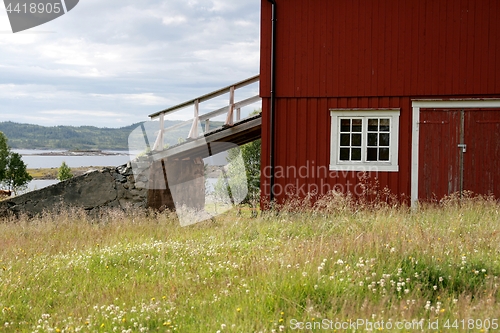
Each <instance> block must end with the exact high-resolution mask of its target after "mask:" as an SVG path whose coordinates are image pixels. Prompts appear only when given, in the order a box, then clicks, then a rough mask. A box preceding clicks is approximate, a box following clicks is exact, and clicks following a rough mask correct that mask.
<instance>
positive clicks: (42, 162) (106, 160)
mask: <svg viewBox="0 0 500 333" xmlns="http://www.w3.org/2000/svg"><path fill="white" fill-rule="evenodd" d="M13 151H14V152H16V153H18V154H21V155H22V156H23V161H24V163H25V164H26V166H27V168H28V169H38V168H59V167H60V166H61V164H62V162H66V164H67V165H68V166H69V167H70V168H78V167H91V166H118V165H122V164H125V163H127V162H128V161H129V160H130V158H129V155H128V152H126V151H125V152H124V151H104V152H105V153H115V154H120V155H107V156H46V155H45V156H40V155H36V154H41V153H49V152H61V151H57V150H52V151H45V150H21V149H20V150H17V149H14V150H13Z"/></svg>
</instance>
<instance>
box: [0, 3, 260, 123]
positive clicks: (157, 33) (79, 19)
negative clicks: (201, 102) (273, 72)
mask: <svg viewBox="0 0 500 333" xmlns="http://www.w3.org/2000/svg"><path fill="white" fill-rule="evenodd" d="M259 6H260V3H259V2H258V1H254V0H240V1H230V0H188V1H186V0H144V1H140V2H139V1H135V0H107V1H102V0H86V1H80V3H79V4H78V6H76V7H75V8H74V9H73V10H72V11H71V12H69V13H67V14H66V15H64V16H62V17H60V18H58V19H56V20H53V21H51V22H49V23H47V24H44V25H41V26H39V27H36V28H33V29H30V30H28V31H27V32H26V33H18V34H12V33H8V30H10V26H9V25H8V18H7V15H6V13H5V12H3V11H0V30H1V31H3V32H2V33H0V54H2V61H1V63H0V74H1V75H0V115H2V116H1V118H0V119H2V120H12V121H18V122H21V121H28V120H29V121H32V122H35V123H44V124H46V123H50V122H51V124H52V125H57V124H58V123H57V122H65V123H66V122H67V120H66V119H64V117H62V116H61V118H59V117H56V114H52V116H53V117H52V118H51V117H48V114H47V113H43V112H44V111H43V110H45V112H47V110H49V111H58V110H66V111H67V110H73V111H72V112H73V113H71V114H72V117H73V116H74V117H75V118H74V119H73V122H74V124H75V125H86V124H87V123H88V122H93V123H95V122H97V119H98V121H100V124H102V126H106V127H116V126H117V121H116V119H112V118H113V117H96V119H91V117H83V116H82V115H81V114H79V113H75V112H87V114H90V113H88V112H97V113H100V112H103V113H100V114H105V115H107V114H113V115H116V113H120V114H121V117H120V119H121V121H124V122H126V121H131V122H136V121H140V120H141V119H142V120H148V117H147V115H148V114H151V113H153V112H156V111H159V110H161V109H165V108H168V107H170V106H173V105H175V104H178V103H181V102H183V101H186V100H190V99H192V98H194V97H196V96H200V95H203V94H205V93H208V92H210V91H213V90H216V89H218V88H221V87H223V86H226V85H228V84H231V83H234V82H237V81H240V80H243V79H245V78H247V77H250V76H253V75H255V74H257V73H258V71H259V24H260V17H259V14H260V8H259ZM50 32H53V33H50ZM6 115H9V117H6ZM122 125H123V124H122ZM125 125H126V124H125Z"/></svg>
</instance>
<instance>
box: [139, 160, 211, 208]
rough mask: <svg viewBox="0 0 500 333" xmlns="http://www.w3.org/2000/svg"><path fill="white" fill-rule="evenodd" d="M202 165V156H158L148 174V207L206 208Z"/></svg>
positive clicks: (203, 166)
mask: <svg viewBox="0 0 500 333" xmlns="http://www.w3.org/2000/svg"><path fill="white" fill-rule="evenodd" d="M204 174H205V165H204V163H203V159H202V158H201V157H195V158H184V159H166V158H165V159H161V160H157V161H155V162H153V164H152V166H151V169H150V176H149V190H148V199H147V202H148V203H147V206H148V207H149V208H153V209H157V210H159V211H163V210H165V209H168V210H171V211H176V209H179V208H181V207H184V208H187V209H190V210H196V211H201V210H203V209H204V208H205V177H204Z"/></svg>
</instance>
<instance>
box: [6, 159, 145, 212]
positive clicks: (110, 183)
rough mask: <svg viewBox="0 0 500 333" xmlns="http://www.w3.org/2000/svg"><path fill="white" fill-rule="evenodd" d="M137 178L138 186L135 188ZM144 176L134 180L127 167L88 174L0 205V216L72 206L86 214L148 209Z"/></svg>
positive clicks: (138, 175) (49, 210)
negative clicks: (107, 210) (88, 212)
mask: <svg viewBox="0 0 500 333" xmlns="http://www.w3.org/2000/svg"><path fill="white" fill-rule="evenodd" d="M136 178H138V179H137V185H139V186H136ZM147 181H148V179H147V176H146V175H144V176H143V177H142V178H141V174H140V173H138V174H137V175H136V177H134V174H133V172H132V167H131V165H130V164H127V165H122V166H119V167H116V168H114V169H112V168H105V169H102V170H96V171H92V172H88V173H86V174H84V175H82V176H79V177H74V178H72V179H69V180H67V181H63V182H60V183H57V184H54V185H52V186H48V187H45V188H42V189H40V190H37V191H33V192H29V193H26V194H23V195H19V196H17V197H14V198H11V199H8V200H4V201H2V202H0V217H5V216H11V215H19V214H26V215H28V216H34V215H37V214H40V213H42V212H44V211H48V212H51V211H57V210H58V209H61V208H64V207H68V206H72V207H81V208H83V209H85V210H87V211H97V210H99V209H102V208H121V209H125V210H126V209H134V208H136V209H137V208H146V207H147Z"/></svg>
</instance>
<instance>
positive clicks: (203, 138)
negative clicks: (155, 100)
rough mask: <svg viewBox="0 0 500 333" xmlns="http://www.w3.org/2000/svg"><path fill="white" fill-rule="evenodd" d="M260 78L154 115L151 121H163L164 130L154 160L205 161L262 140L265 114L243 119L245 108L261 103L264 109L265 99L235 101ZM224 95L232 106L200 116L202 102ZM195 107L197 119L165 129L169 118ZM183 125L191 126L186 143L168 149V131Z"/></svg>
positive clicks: (194, 117) (161, 131) (236, 84)
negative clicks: (237, 93) (221, 119)
mask: <svg viewBox="0 0 500 333" xmlns="http://www.w3.org/2000/svg"><path fill="white" fill-rule="evenodd" d="M259 79H260V77H259V75H256V76H253V77H251V78H249V79H246V80H244V81H241V82H238V83H235V84H233V85H230V86H228V87H225V88H222V89H219V90H216V91H214V92H211V93H209V94H206V95H203V96H200V97H197V98H195V99H192V100H190V101H187V102H185V103H182V104H179V105H176V106H174V107H171V108H168V109H166V110H163V111H160V112H157V113H154V114H152V115H150V118H151V119H153V120H154V119H159V127H160V128H159V131H158V136H157V138H156V142H155V144H154V146H153V149H152V157H153V159H154V160H162V159H165V158H166V159H172V158H173V159H184V158H193V157H201V158H205V157H208V156H212V155H215V154H217V153H220V152H222V151H225V150H227V149H229V148H232V147H234V145H238V146H240V145H243V144H245V143H248V142H251V141H254V140H257V139H259V138H260V137H261V124H262V117H261V114H260V113H259V114H253V113H251V112H250V113H249V114H248V115H247V116H246V117H242V108H243V107H246V106H252V105H255V104H258V105H259V107H260V106H261V105H260V101H261V98H260V97H259V96H258V95H254V96H251V97H248V98H245V99H242V100H240V101H236V100H235V91H236V90H237V89H241V88H243V87H247V86H249V85H251V84H258V83H259ZM224 94H227V95H228V97H229V98H228V99H229V103H228V104H227V105H226V106H224V107H222V108H219V109H217V110H215V111H210V112H208V113H204V114H200V103H202V102H206V101H209V100H213V99H214V98H216V97H219V96H222V95H224ZM191 106H192V107H194V116H193V118H191V119H189V120H185V121H182V122H180V123H178V124H176V125H174V126H171V127H168V128H165V127H164V124H165V119H166V117H168V116H171V115H172V114H174V113H177V112H181V110H184V112H185V109H186V107H191ZM221 116H223V117H224V118H225V121H224V122H223V124H222V126H218V127H216V128H210V125H212V124H214V122H213V121H212V122H211V119H214V118H215V117H221ZM235 118H236V119H235ZM219 123H221V122H219ZM201 124H203V125H204V127H202V126H201ZM182 126H189V127H190V130H189V133H188V134H187V138H186V141H185V142H182V143H179V144H177V145H175V146H172V147H169V148H165V145H164V136H165V134H166V133H167V132H168V131H174V130H177V129H179V128H181V127H182ZM203 128H204V129H205V131H204V132H203V133H200V129H203Z"/></svg>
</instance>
